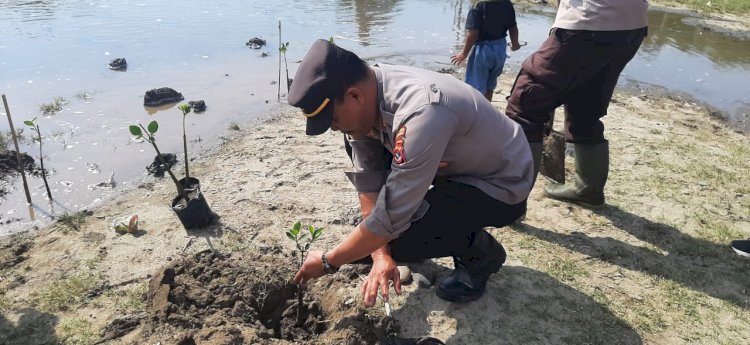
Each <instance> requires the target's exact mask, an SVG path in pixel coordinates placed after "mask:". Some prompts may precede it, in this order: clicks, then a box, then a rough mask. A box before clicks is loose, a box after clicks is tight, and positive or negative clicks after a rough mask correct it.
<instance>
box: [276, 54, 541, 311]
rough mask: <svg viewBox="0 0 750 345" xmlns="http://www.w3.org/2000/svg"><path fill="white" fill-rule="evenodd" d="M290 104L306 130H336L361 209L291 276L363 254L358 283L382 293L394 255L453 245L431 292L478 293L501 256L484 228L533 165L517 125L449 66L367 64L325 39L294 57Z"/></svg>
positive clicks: (497, 217)
mask: <svg viewBox="0 0 750 345" xmlns="http://www.w3.org/2000/svg"><path fill="white" fill-rule="evenodd" d="M289 104H291V105H293V106H295V107H299V108H301V109H302V111H303V113H304V115H305V116H306V117H307V130H306V133H307V134H308V135H318V134H321V133H324V132H325V131H326V130H328V129H329V128H330V129H331V130H333V131H340V132H343V133H344V134H345V138H346V141H347V143H348V145H349V146H350V147H351V153H350V157H351V159H352V163H353V165H354V172H352V173H348V176H349V179H350V180H351V181H352V183H353V184H354V186H355V188H356V189H357V191H358V193H359V201H360V206H361V209H362V214H363V217H364V220H363V221H362V222H361V223H360V224H359V225H357V227H356V228H355V229H354V230H353V231H352V232H351V233H350V234H349V235H348V236H347V237H346V238H345V239H344V240H343V241H342V242H341V243H339V244H338V245H337V246H336V247H334V248H333V249H331V250H329V251H327V252H315V251H312V252H310V254H309V255H308V257H307V260H306V261H305V263H304V264H303V265H302V268H301V269H300V270H299V271H298V272H297V274H296V276H295V282H297V283H300V282H301V283H305V282H307V281H308V280H310V279H313V278H316V277H319V276H321V275H323V274H325V273H331V272H335V271H336V269H337V267H339V266H341V265H343V264H347V263H351V262H354V261H356V260H360V259H363V258H366V257H367V256H368V255H369V256H371V258H372V269H371V271H370V274H369V276H368V279H367V280H366V282H365V283H364V284H363V287H362V289H363V296H364V302H365V305H367V306H371V305H373V304H374V303H375V300H376V297H377V293H378V290H380V291H381V292H382V294H383V297H384V299H386V300H387V298H388V289H389V288H388V286H389V281H393V282H394V287H395V290H396V292H397V293H400V291H401V284H400V281H399V273H398V270H397V269H396V264H395V262H396V261H401V262H408V261H416V260H420V259H425V258H436V257H445V256H453V258H454V264H455V269H454V271H453V272H452V273H451V275H449V276H447V277H445V278H443V279H441V280H440V281H439V283H438V286H437V294H438V296H439V297H441V298H443V299H446V300H449V301H458V302H468V301H472V300H475V299H477V298H479V297H480V296H481V295H482V293H483V292H484V289H485V284H486V283H487V279H488V278H489V276H490V275H491V274H493V273H495V272H497V271H498V270H499V269H500V267H501V266H502V265H503V263H504V262H505V256H506V254H505V250H504V249H503V247H502V246H501V245H500V244H499V243H498V242H497V241H496V240H495V239H494V238H493V237H492V235H490V234H489V233H487V232H486V231H485V230H484V229H483V227H485V226H496V227H501V226H505V225H508V224H511V223H513V221H514V220H516V219H517V218H518V217H519V216H520V215H521V214H522V213H523V212H524V211H525V210H526V198H527V196H528V194H529V190H530V189H531V177H532V170H533V164H532V160H531V154H530V152H529V147H528V144H527V142H526V138H525V137H524V135H523V132H522V131H521V127H520V126H519V125H518V124H517V123H515V122H514V121H513V120H511V119H509V118H508V117H506V116H505V115H503V114H502V113H501V112H499V111H497V110H496V109H495V108H494V107H493V106H492V105H491V104H490V103H489V102H488V101H487V100H486V99H484V97H483V96H482V95H481V94H480V93H479V92H477V91H476V90H474V89H472V88H471V87H470V86H469V85H466V84H465V83H463V82H461V81H460V80H457V79H456V78H454V77H452V76H450V75H444V74H440V73H437V72H432V71H427V70H423V69H418V68H413V67H404V66H391V65H385V64H380V65H373V66H369V65H368V64H367V63H365V62H364V61H362V60H361V59H360V58H359V57H357V55H355V54H354V53H352V52H350V51H347V50H345V49H342V48H340V47H337V46H336V45H334V44H331V43H330V42H328V41H326V40H318V41H316V42H315V43H314V44H313V45H312V47H311V48H310V50H309V51H308V53H307V55H306V56H305V57H304V59H303V60H302V63H301V64H300V66H299V69H298V70H297V73H296V75H295V77H294V82H292V87H291V89H290V91H289ZM384 151H386V152H387V153H388V154H387V155H384ZM386 157H388V158H386ZM385 159H388V161H385ZM431 185H432V186H433V187H432V188H430V186H431Z"/></svg>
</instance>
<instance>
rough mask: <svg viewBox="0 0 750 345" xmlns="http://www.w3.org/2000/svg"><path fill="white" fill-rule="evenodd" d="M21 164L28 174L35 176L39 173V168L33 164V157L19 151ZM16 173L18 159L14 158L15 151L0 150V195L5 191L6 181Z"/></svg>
mask: <svg viewBox="0 0 750 345" xmlns="http://www.w3.org/2000/svg"><path fill="white" fill-rule="evenodd" d="M21 165H22V166H23V170H24V171H26V173H28V174H30V175H34V176H36V175H37V174H39V173H40V169H39V168H38V167H37V166H36V164H34V158H33V157H31V156H29V155H27V154H25V153H21ZM17 175H18V159H17V158H16V151H2V152H0V197H2V196H4V195H5V193H7V190H6V187H7V186H6V185H7V184H8V181H9V180H10V179H11V178H13V177H15V176H17Z"/></svg>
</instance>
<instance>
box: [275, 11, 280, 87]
mask: <svg viewBox="0 0 750 345" xmlns="http://www.w3.org/2000/svg"><path fill="white" fill-rule="evenodd" d="M279 48H281V19H279ZM276 100H277V101H281V50H279V87H278V91H277V92H276Z"/></svg>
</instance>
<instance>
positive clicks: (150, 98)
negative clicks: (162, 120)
mask: <svg viewBox="0 0 750 345" xmlns="http://www.w3.org/2000/svg"><path fill="white" fill-rule="evenodd" d="M183 99H185V97H182V94H181V93H179V92H177V91H175V90H174V89H172V88H168V87H162V88H158V89H151V90H148V91H146V94H145V95H144V96H143V105H144V106H147V107H158V106H160V105H162V104H168V103H176V102H179V101H181V100H183Z"/></svg>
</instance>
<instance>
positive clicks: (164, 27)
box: [0, 0, 750, 233]
mask: <svg viewBox="0 0 750 345" xmlns="http://www.w3.org/2000/svg"><path fill="white" fill-rule="evenodd" d="M471 3H472V1H470V0H372V1H366V0H338V1H305V0H296V1H291V0H278V1H267V0H265V1H261V0H215V1H197V0H185V1H181V2H180V3H179V6H175V4H174V3H173V2H167V1H143V0H135V1H132V0H87V1H79V0H57V1H52V0H47V1H44V0H40V1H8V0H5V1H3V0H0V90H1V91H2V93H5V94H7V96H8V100H9V101H10V105H11V111H12V113H13V117H14V119H15V120H16V121H17V122H19V123H20V122H21V121H23V120H26V119H31V118H33V117H36V116H39V106H40V105H41V104H42V103H49V102H50V101H51V100H53V99H54V98H56V97H63V98H65V99H67V100H68V101H69V102H68V104H67V105H65V106H64V109H63V110H62V111H61V112H59V113H58V114H56V115H54V116H52V117H49V118H44V119H40V126H41V127H42V135H44V136H45V137H46V138H47V139H46V140H48V141H50V142H52V143H53V144H52V145H48V146H49V147H45V156H46V159H45V165H49V167H50V168H52V169H54V170H56V171H57V172H58V173H57V174H56V175H55V176H52V177H51V179H52V181H50V184H51V185H53V186H56V187H55V188H57V190H53V193H54V195H55V196H56V202H58V203H59V205H58V207H56V208H55V211H56V212H59V211H60V210H63V209H71V210H77V209H79V208H82V207H85V206H86V205H88V204H90V203H91V202H92V201H93V200H95V199H97V198H100V197H102V194H101V192H99V191H90V190H88V189H87V188H85V186H88V185H90V184H95V183H97V182H100V180H101V179H102V177H101V176H102V175H108V174H109V173H111V172H112V171H114V172H115V177H116V179H117V180H118V185H120V186H121V185H124V184H125V182H127V181H131V180H133V179H134V178H136V177H138V176H141V175H142V174H143V172H144V167H145V166H146V165H147V164H148V163H150V162H151V160H152V159H153V157H154V153H153V152H152V150H151V148H150V147H148V146H147V145H143V144H138V143H134V142H133V141H132V140H131V139H130V136H129V134H128V130H127V126H128V125H130V124H134V123H138V122H142V123H147V122H148V121H150V120H152V119H156V120H158V121H159V124H160V128H159V139H158V140H159V141H160V143H159V146H160V149H162V150H163V151H164V152H176V153H179V152H181V150H182V149H181V143H182V141H181V139H182V131H181V118H182V116H181V113H180V112H179V111H178V110H176V109H173V108H174V106H173V105H169V106H168V107H166V108H165V109H161V110H159V109H157V110H155V109H148V108H144V107H143V94H144V92H145V91H146V90H150V89H153V88H159V87H165V86H166V87H172V88H174V89H175V90H177V91H178V92H181V93H182V94H183V95H184V96H185V101H184V102H187V101H190V100H197V99H204V100H205V101H206V103H207V104H208V106H209V109H208V111H207V112H206V113H205V114H198V115H197V114H190V115H189V116H188V117H187V118H186V119H187V126H188V130H187V132H188V136H189V137H190V138H188V139H189V140H190V141H191V143H190V144H189V145H190V147H189V150H191V153H194V152H196V151H197V150H199V149H200V148H201V147H202V146H201V145H206V146H209V145H211V144H212V143H214V142H216V141H217V140H218V139H217V137H219V136H221V135H223V134H224V133H226V132H227V131H228V130H227V126H228V124H229V123H230V122H242V121H248V120H250V119H255V118H258V117H259V116H262V115H263V114H265V113H266V110H267V109H268V106H269V105H267V103H268V104H270V105H273V104H275V103H276V97H277V95H276V92H277V86H276V85H274V84H272V82H274V81H276V79H277V78H278V74H277V73H278V66H277V61H278V60H277V55H276V54H277V53H278V46H277V45H278V31H277V30H278V21H279V20H281V21H282V23H283V41H284V42H290V48H289V51H288V53H287V58H288V61H290V62H292V61H298V60H300V59H301V58H302V57H303V56H304V54H305V53H306V49H307V47H309V45H310V44H311V42H312V41H313V40H314V39H317V38H328V37H335V39H336V43H337V44H339V45H341V46H343V47H345V48H347V49H351V50H353V51H355V52H356V53H357V54H359V55H360V56H362V57H363V58H365V59H366V60H368V61H371V62H384V63H394V64H407V65H414V66H419V67H425V68H430V69H437V68H440V67H447V66H448V65H449V57H450V55H451V54H452V53H454V52H455V51H456V50H457V49H460V48H461V47H462V45H463V37H464V33H463V31H464V30H463V27H464V23H465V21H466V14H467V12H468V9H469V8H470V6H471ZM553 16H554V13H552V12H550V9H549V8H547V9H544V10H538V9H537V10H533V11H522V10H520V8H519V11H518V24H519V29H520V31H521V40H523V41H528V42H529V44H528V45H527V46H525V47H524V48H522V49H521V50H520V51H518V52H512V53H510V55H511V57H510V58H509V60H508V64H509V65H511V68H517V66H518V65H519V64H520V62H521V61H522V60H523V59H524V58H525V57H526V56H528V54H530V53H531V52H533V50H534V49H535V48H536V47H538V46H539V44H540V43H541V42H542V40H544V39H545V38H546V36H547V32H548V30H549V27H550V26H551V25H552V21H553ZM649 19H650V22H651V29H650V36H649V37H648V38H647V39H646V41H645V42H644V45H643V48H642V50H641V52H640V53H639V55H638V56H637V57H636V59H635V60H634V61H633V62H632V63H631V64H630V65H629V66H628V68H627V69H626V70H625V72H624V73H623V79H630V80H637V81H639V82H643V83H648V84H656V85H661V86H664V87H667V88H669V89H674V90H679V91H684V92H687V93H690V94H692V95H694V96H696V97H698V98H700V99H702V100H704V101H706V102H708V103H710V104H712V105H715V106H718V107H721V108H722V109H724V110H726V111H727V112H729V113H730V114H732V115H734V116H736V117H737V118H739V117H740V116H741V115H742V114H744V113H747V111H748V108H749V107H748V104H750V100H748V98H747V97H748V96H747V95H746V94H745V91H744V90H746V89H747V86H748V82H747V80H749V79H750V78H749V77H750V72H749V71H750V68H749V67H750V61H749V59H750V54H748V53H747V52H750V46H748V45H749V44H750V42H741V41H736V40H733V39H731V38H729V37H726V36H724V35H721V34H717V33H713V32H702V31H700V30H699V29H698V28H697V27H694V26H689V25H685V24H684V23H683V22H682V20H683V16H682V15H679V14H673V13H664V12H651V13H650V14H649ZM256 36H257V37H261V38H264V39H266V40H267V41H268V45H267V46H266V47H263V49H260V50H254V49H248V48H247V47H246V46H245V42H247V40H248V39H249V38H251V37H256ZM263 53H266V54H268V55H270V56H269V57H263ZM120 57H123V58H126V59H127V61H128V65H129V66H128V70H127V72H115V71H111V70H109V69H107V67H106V66H107V64H108V63H109V62H110V61H111V60H113V59H115V58H120ZM296 68H297V64H296V63H290V65H289V69H290V74H293V73H294V71H295V70H296ZM512 77H513V76H512V75H509V74H504V75H503V76H502V78H512ZM80 93H86V94H92V95H93V99H90V100H81V99H77V98H76V96H75V95H76V94H80ZM283 93H284V91H283V90H282V102H283V101H284V100H283V97H284V95H283ZM0 111H1V109H0ZM2 117H5V115H4V113H3V115H2ZM71 128H73V129H75V131H72V130H71ZM0 130H2V131H7V130H8V128H7V124H5V123H4V121H2V122H0ZM61 131H62V132H64V133H68V132H70V133H71V134H70V135H69V136H68V137H66V139H65V145H57V144H54V142H53V140H55V139H53V138H54V137H55V133H59V132H61ZM198 138H200V139H201V140H198ZM22 149H23V150H24V151H26V152H34V147H33V145H32V144H25V145H24V147H23V148H22ZM87 164H96V165H97V166H98V167H100V169H101V171H102V175H97V174H93V173H91V172H89V171H88V168H87ZM61 182H70V183H72V185H70V184H67V185H63V184H61ZM120 182H122V183H120ZM31 185H32V193H33V194H34V198H35V200H37V201H39V202H40V203H42V201H41V200H42V199H43V197H42V196H43V194H44V191H43V185H42V183H41V181H37V179H32V181H31ZM14 187H15V191H14V192H13V193H12V194H10V195H9V196H7V199H6V200H5V201H4V202H3V201H0V217H2V218H8V217H11V218H23V217H25V215H24V214H23V213H25V212H24V211H23V210H25V208H26V207H25V206H24V205H25V201H24V197H23V192H22V191H23V188H22V187H21V185H20V181H19V182H18V184H17V185H16V186H14ZM19 191H20V193H18V192H19ZM62 205H65V207H66V208H63V207H62ZM0 233H2V231H0Z"/></svg>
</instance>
